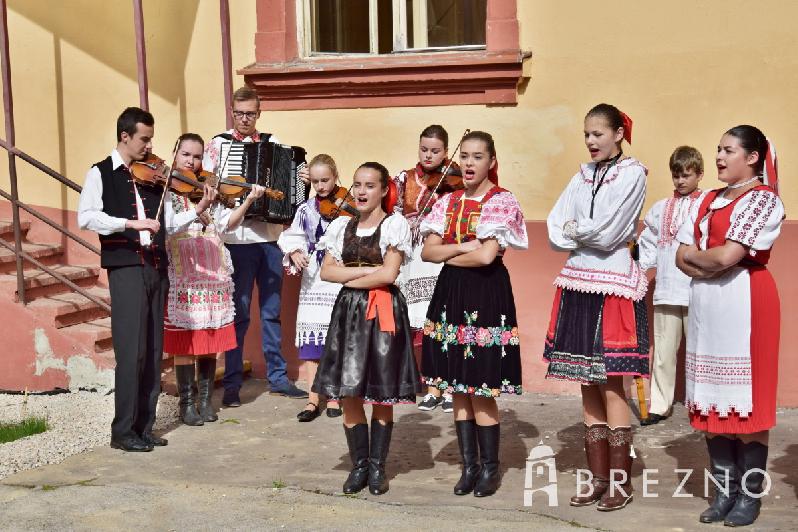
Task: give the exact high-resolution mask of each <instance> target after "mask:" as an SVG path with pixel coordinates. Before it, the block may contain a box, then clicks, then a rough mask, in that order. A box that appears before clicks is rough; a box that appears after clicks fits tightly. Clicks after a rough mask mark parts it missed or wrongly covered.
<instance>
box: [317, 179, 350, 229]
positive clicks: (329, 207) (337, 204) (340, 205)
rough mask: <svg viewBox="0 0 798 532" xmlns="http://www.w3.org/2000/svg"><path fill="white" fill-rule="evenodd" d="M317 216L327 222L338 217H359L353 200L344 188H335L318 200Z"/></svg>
mask: <svg viewBox="0 0 798 532" xmlns="http://www.w3.org/2000/svg"><path fill="white" fill-rule="evenodd" d="M318 205H319V214H321V215H322V217H323V218H324V219H325V220H327V221H332V220H333V219H334V218H337V217H338V216H340V215H343V216H354V217H358V216H360V211H358V210H357V208H356V207H355V198H353V197H352V195H351V194H350V193H349V191H348V190H346V189H345V188H344V187H339V186H336V187H335V190H334V191H333V192H332V193H330V194H328V195H327V196H325V197H323V198H318Z"/></svg>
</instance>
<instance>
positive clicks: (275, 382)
mask: <svg viewBox="0 0 798 532" xmlns="http://www.w3.org/2000/svg"><path fill="white" fill-rule="evenodd" d="M227 249H228V250H230V257H231V258H232V260H233V284H234V285H235V290H234V292H233V302H234V303H235V308H236V317H235V328H236V344H237V347H236V348H235V349H231V350H230V351H227V352H226V353H225V357H224V378H223V379H222V385H223V386H224V388H225V389H226V390H227V389H234V390H238V389H239V388H241V384H242V383H243V380H244V363H243V360H244V357H243V351H244V338H245V337H246V335H247V329H249V321H250V319H249V308H250V304H251V303H252V289H253V288H254V286H255V283H257V284H258V303H259V305H260V324H261V339H262V348H263V357H264V358H265V359H266V376H267V377H268V379H269V384H270V385H271V387H272V388H279V387H281V386H285V385H286V384H288V375H287V372H286V363H285V358H283V353H282V350H281V348H280V341H281V334H280V333H281V330H280V329H281V325H280V291H281V290H282V286H283V252H282V251H280V248H279V247H277V243H275V242H259V243H256V244H228V245H227Z"/></svg>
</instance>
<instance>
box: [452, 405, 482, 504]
mask: <svg viewBox="0 0 798 532" xmlns="http://www.w3.org/2000/svg"><path fill="white" fill-rule="evenodd" d="M454 428H455V430H456V431H457V445H458V446H459V447H460V458H461V460H462V461H463V473H462V474H461V475H460V480H458V481H457V484H455V486H454V494H455V495H468V494H469V493H471V492H472V491H474V486H475V485H476V483H477V478H479V470H480V466H479V445H478V444H477V423H476V421H474V420H473V419H467V420H465V421H455V422H454Z"/></svg>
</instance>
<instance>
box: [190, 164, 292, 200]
mask: <svg viewBox="0 0 798 532" xmlns="http://www.w3.org/2000/svg"><path fill="white" fill-rule="evenodd" d="M197 178H198V179H199V180H200V181H201V182H202V183H207V184H208V185H210V186H212V187H213V188H215V189H216V190H218V191H219V195H220V196H222V197H224V198H228V199H232V200H235V199H236V198H240V197H241V196H243V195H244V193H245V192H248V191H250V190H252V184H250V183H248V182H247V180H246V178H244V177H242V176H238V175H236V176H229V177H225V178H221V179H220V178H219V176H217V175H216V174H214V173H212V172H206V171H205V170H200V171H199V172H198V173H197ZM264 195H265V196H266V197H267V198H270V199H273V200H277V201H279V200H281V199H283V198H284V197H285V194H284V193H283V192H282V191H280V190H275V189H273V188H268V187H267V188H266V191H265V192H264Z"/></svg>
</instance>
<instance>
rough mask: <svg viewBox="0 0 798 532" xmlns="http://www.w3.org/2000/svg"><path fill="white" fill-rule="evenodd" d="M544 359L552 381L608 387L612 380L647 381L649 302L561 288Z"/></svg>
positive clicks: (553, 307)
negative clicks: (621, 377)
mask: <svg viewBox="0 0 798 532" xmlns="http://www.w3.org/2000/svg"><path fill="white" fill-rule="evenodd" d="M543 357H544V359H545V360H546V361H548V363H549V368H548V371H547V373H546V378H547V379H558V380H567V381H572V382H579V383H581V384H606V383H607V377H608V376H616V375H631V376H635V377H648V375H649V368H648V358H649V337H648V314H647V311H646V302H645V299H641V300H640V301H632V300H631V299H628V298H624V297H619V296H614V295H604V294H591V293H585V292H577V291H575V290H570V289H567V288H558V289H557V292H556V294H555V295H554V304H553V305H552V310H551V320H550V322H549V329H548V331H547V333H546V343H545V346H544V349H543Z"/></svg>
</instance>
